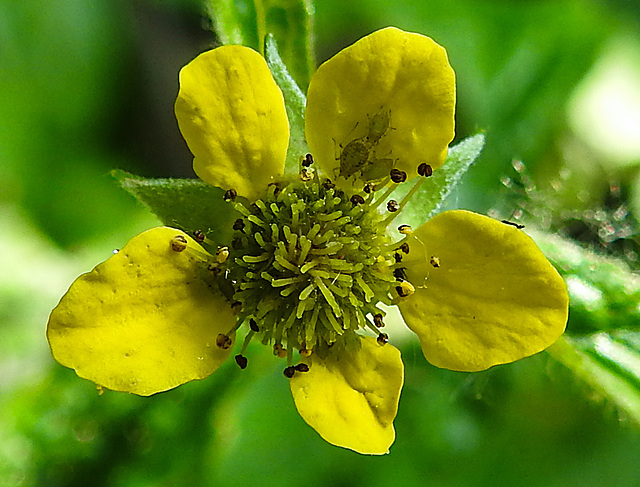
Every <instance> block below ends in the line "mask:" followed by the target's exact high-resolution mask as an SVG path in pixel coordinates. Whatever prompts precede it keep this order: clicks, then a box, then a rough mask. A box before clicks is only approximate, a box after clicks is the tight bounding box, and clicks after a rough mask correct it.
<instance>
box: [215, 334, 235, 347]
mask: <svg viewBox="0 0 640 487" xmlns="http://www.w3.org/2000/svg"><path fill="white" fill-rule="evenodd" d="M232 343H233V342H232V341H231V338H230V337H228V336H227V335H224V334H222V333H220V334H219V335H218V337H217V338H216V345H217V346H218V348H221V349H222V350H228V349H229V348H230V347H231V345H232Z"/></svg>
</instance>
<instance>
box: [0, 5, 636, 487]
mask: <svg viewBox="0 0 640 487" xmlns="http://www.w3.org/2000/svg"><path fill="white" fill-rule="evenodd" d="M639 5H640V4H638V3H637V2H633V1H625V0H600V1H596V0H545V1H540V0H529V1H518V0H459V1H457V2H441V1H435V0H433V1H432V0H422V1H419V0H410V1H405V2H397V1H392V0H388V1H387V0H376V1H374V0H353V1H350V2H345V1H343V0H342V1H338V0H322V1H318V2H317V5H316V14H317V15H316V18H315V21H316V24H315V27H316V28H315V32H316V47H317V56H318V60H319V61H322V60H324V59H326V58H328V57H329V56H331V55H332V54H334V53H335V52H337V51H338V50H339V49H341V48H342V47H344V46H346V45H348V44H350V43H352V42H353V41H355V40H356V39H358V38H359V37H361V36H362V35H365V34H367V33H370V32H371V31H373V30H375V29H377V28H380V27H384V26H387V25H395V26H398V27H400V28H403V29H405V30H411V31H417V32H421V33H424V34H427V35H429V36H431V37H433V38H434V39H435V40H436V41H438V42H439V43H441V44H443V45H444V46H446V48H447V49H448V52H449V56H450V60H451V63H452V65H453V66H454V69H455V70H456V73H457V77H458V111H457V139H458V140H460V139H462V138H464V137H466V136H468V135H471V134H473V133H475V132H477V131H478V130H484V131H486V133H487V145H486V149H485V151H484V153H483V155H482V157H481V160H480V161H479V162H478V163H477V164H476V165H475V166H474V167H473V168H472V169H471V170H470V172H469V174H468V177H467V178H466V180H465V182H464V183H463V184H462V187H461V188H460V189H459V190H458V191H456V193H455V196H454V198H453V200H452V204H453V205H455V206H458V207H465V208H469V209H475V210H478V211H484V212H487V211H491V210H492V209H495V208H497V207H504V201H505V197H504V192H503V190H502V188H503V185H502V183H501V178H503V177H504V176H505V175H509V174H511V173H512V172H513V169H512V168H511V163H512V160H513V159H515V158H519V159H522V160H523V161H525V162H526V165H527V168H528V171H529V173H530V176H531V178H533V180H534V181H535V183H536V185H537V186H538V187H539V188H540V189H541V191H546V192H547V193H549V192H550V194H553V201H554V203H553V204H554V205H557V207H556V208H554V211H556V212H557V213H561V212H563V211H565V212H567V214H571V215H574V214H575V213H576V212H582V211H588V210H590V209H592V208H597V207H599V206H601V205H604V204H605V203H606V199H607V198H608V197H610V196H611V190H610V186H611V185H612V184H613V185H614V186H616V185H617V187H619V188H621V189H620V194H619V197H620V198H621V199H622V200H624V201H628V202H629V205H630V209H631V211H632V213H631V215H632V216H633V215H635V217H636V218H637V217H638V212H639V210H640V208H639V207H640V196H639V195H638V194H637V193H636V187H637V184H636V180H637V179H638V177H639V174H640V172H639V171H638V163H639V162H640V36H639V33H640V26H639V23H640V7H639ZM202 11H203V9H202V8H201V5H200V4H199V2H197V1H195V0H146V1H145V0H135V1H127V0H113V1H110V2H89V1H86V0H84V1H83V0H66V1H65V2H47V1H44V0H43V1H36V0H25V1H22V2H2V3H0V485H2V486H5V485H6V486H47V487H55V486H110V487H111V486H150V485H153V486H176V485H177V486H180V485H222V486H227V485H229V486H235V485H246V486H252V485H256V486H258V485H260V486H270V485H273V486H282V485H297V484H305V485H310V486H315V485H317V486H325V485H332V486H342V485H345V486H346V485H367V486H383V485H428V486H432V485H433V486H467V485H468V486H485V485H486V486H503V485H504V486H511V485H514V486H516V485H517V486H539V485H545V486H585V485H588V486H600V485H605V484H606V485H612V486H638V485H640V462H639V461H638V459H639V458H640V434H639V433H638V429H637V428H636V427H635V426H634V425H632V424H630V423H629V421H627V420H626V419H625V417H624V415H621V414H619V412H618V411H617V410H616V408H615V407H614V406H613V405H612V404H610V403H609V402H608V401H607V400H606V399H604V398H603V397H601V396H599V395H598V394H594V393H592V391H590V390H589V389H588V388H587V386H586V385H584V384H581V383H579V382H578V381H576V380H575V378H574V377H573V376H572V375H571V373H570V372H569V371H568V370H566V369H565V368H564V367H563V366H561V365H559V364H557V363H555V362H553V361H552V359H551V358H550V357H548V356H547V355H545V354H540V355H538V356H535V357H532V358H529V359H526V360H523V361H521V362H519V363H516V364H514V365H509V366H501V367H496V368H494V369H491V370H489V371H487V372H483V373H479V374H465V373H455V372H449V371H444V370H439V369H436V368H434V367H431V366H430V365H428V364H427V363H426V361H425V360H424V358H423V357H422V354H421V351H420V349H419V347H418V345H417V343H416V341H412V340H411V339H410V337H405V336H404V335H398V337H399V344H400V346H401V348H402V351H403V357H404V360H405V364H406V385H405V388H404V391H403V394H402V398H401V402H400V410H399V413H398V418H397V420H396V423H395V424H396V431H397V434H398V437H397V440H396V443H395V444H394V445H393V447H392V449H391V453H390V454H389V455H387V456H385V457H364V456H359V455H357V454H355V453H352V452H349V451H344V450H341V449H338V448H335V447H331V446H329V445H328V444H325V443H324V442H323V441H322V440H320V438H319V437H318V436H317V434H316V433H315V432H314V431H313V430H311V429H310V428H309V427H307V426H306V425H305V424H304V422H303V421H302V420H301V419H300V418H299V417H298V415H297V414H296V412H295V408H294V406H293V401H292V400H291V398H290V394H289V392H288V386H287V383H286V381H285V380H283V377H282V374H281V363H276V361H274V360H273V358H272V356H271V355H270V354H269V353H267V352H265V351H264V350H263V349H262V348H261V347H254V348H253V349H250V350H249V352H248V353H249V355H250V357H251V365H252V366H251V367H249V368H248V369H247V370H245V371H240V370H238V369H237V367H236V366H235V364H226V366H223V367H222V369H221V370H220V371H219V372H217V373H216V374H214V376H212V377H210V378H209V379H207V380H205V381H201V382H196V383H191V384H187V385H184V386H181V387H179V388H178V389H177V390H175V391H172V392H168V393H163V394H159V395H156V396H153V397H151V398H138V397H134V396H130V395H126V394H119V393H112V392H107V393H105V394H104V395H103V396H98V394H97V393H96V391H95V387H94V386H93V385H92V384H91V383H89V382H88V381H85V380H81V379H78V378H77V377H76V376H75V374H74V372H73V371H71V370H67V369H65V368H63V367H61V366H59V365H57V364H55V363H54V361H53V359H52V358H51V357H50V355H49V350H48V347H47V344H46V340H45V337H44V332H45V326H46V321H47V316H48V313H49V311H50V310H51V309H52V308H53V307H54V306H55V305H56V303H57V301H58V299H59V298H60V296H62V294H63V293H64V292H65V290H66V289H67V287H68V286H69V284H70V283H71V282H72V281H73V279H74V278H75V277H76V276H77V275H79V274H80V273H81V272H85V271H87V270H89V269H90V268H91V267H93V266H94V265H95V264H97V263H98V262H100V261H102V260H104V259H106V258H107V257H108V256H109V255H110V253H111V251H112V249H114V248H118V247H120V246H122V245H123V244H124V243H125V242H126V241H127V240H128V239H129V238H130V237H131V236H133V235H135V234H136V233H138V232H139V231H141V230H144V229H146V228H148V227H150V226H153V225H155V224H156V220H155V219H154V218H153V217H152V216H151V215H149V214H148V213H147V212H146V210H144V209H143V208H141V206H140V205H139V204H138V203H136V201H135V200H134V199H133V198H131V197H130V196H129V195H127V194H126V193H124V192H123V191H121V190H120V189H119V188H118V187H117V186H116V184H115V183H114V181H113V180H112V179H111V177H110V176H109V174H108V172H109V170H110V169H112V168H116V167H117V168H121V169H125V170H128V171H131V172H134V173H137V174H141V175H144V176H155V177H167V176H175V177H191V176H192V171H191V156H190V154H189V152H188V150H187V148H186V145H185V144H184V142H183V141H182V139H181V136H180V134H179V132H178V129H177V125H176V123H175V120H174V117H173V102H174V98H175V95H176V93H177V88H178V84H177V75H178V71H179V69H180V67H181V66H182V65H184V64H186V63H187V62H188V61H189V60H190V59H192V58H193V57H194V56H195V55H196V54H197V53H199V52H201V51H203V50H205V49H207V48H208V47H210V46H211V45H212V43H213V42H214V37H213V35H212V34H211V32H210V31H209V30H208V24H207V22H206V21H205V20H204V17H203V16H202V15H201V13H202ZM507 200H508V199H507ZM507 211H509V208H507ZM541 223H544V222H541ZM625 257H626V258H627V260H628V261H629V262H630V263H631V265H633V266H634V267H635V268H636V269H637V267H638V265H637V255H635V254H634V253H633V252H631V251H630V252H627V254H626V255H625ZM265 370H266V371H271V372H272V373H267V374H265V373H264V371H265Z"/></svg>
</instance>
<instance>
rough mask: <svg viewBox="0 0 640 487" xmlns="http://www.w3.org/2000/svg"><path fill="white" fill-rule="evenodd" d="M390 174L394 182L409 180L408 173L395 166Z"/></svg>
mask: <svg viewBox="0 0 640 487" xmlns="http://www.w3.org/2000/svg"><path fill="white" fill-rule="evenodd" d="M389 176H390V177H391V181H393V182H394V183H404V182H405V181H406V180H407V173H406V172H404V171H401V170H400V169H396V168H395V167H394V168H393V169H392V170H391V172H390V173H389Z"/></svg>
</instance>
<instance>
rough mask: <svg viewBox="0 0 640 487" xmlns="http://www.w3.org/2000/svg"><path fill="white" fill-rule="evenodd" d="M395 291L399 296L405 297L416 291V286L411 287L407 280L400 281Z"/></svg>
mask: <svg viewBox="0 0 640 487" xmlns="http://www.w3.org/2000/svg"><path fill="white" fill-rule="evenodd" d="M396 292H397V293H398V296H400V297H401V298H407V297H409V296H411V295H412V294H413V293H415V292H416V288H415V287H413V284H411V283H410V282H409V281H401V282H400V284H399V285H398V286H396Z"/></svg>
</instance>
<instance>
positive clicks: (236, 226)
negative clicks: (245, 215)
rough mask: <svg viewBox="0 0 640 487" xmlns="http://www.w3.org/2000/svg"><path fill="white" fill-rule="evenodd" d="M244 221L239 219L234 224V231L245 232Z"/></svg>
mask: <svg viewBox="0 0 640 487" xmlns="http://www.w3.org/2000/svg"><path fill="white" fill-rule="evenodd" d="M244 226H245V225H244V220H243V219H242V218H238V219H237V220H236V221H235V222H233V229H234V230H237V231H239V232H243V231H244Z"/></svg>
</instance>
